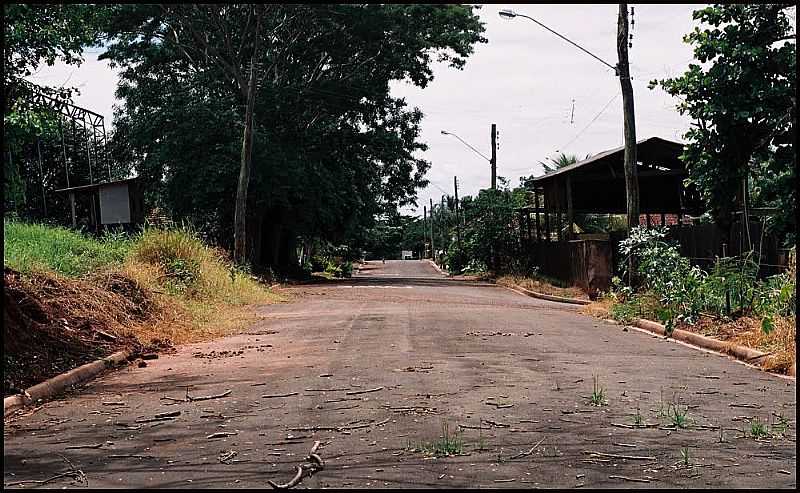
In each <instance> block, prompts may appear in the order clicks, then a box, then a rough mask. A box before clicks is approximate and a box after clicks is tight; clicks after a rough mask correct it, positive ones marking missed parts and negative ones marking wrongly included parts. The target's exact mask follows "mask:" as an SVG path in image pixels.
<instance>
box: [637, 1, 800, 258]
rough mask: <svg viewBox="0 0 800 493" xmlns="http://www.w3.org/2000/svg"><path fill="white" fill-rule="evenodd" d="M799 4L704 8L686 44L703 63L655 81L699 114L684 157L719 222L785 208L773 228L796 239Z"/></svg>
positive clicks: (684, 109)
mask: <svg viewBox="0 0 800 493" xmlns="http://www.w3.org/2000/svg"><path fill="white" fill-rule="evenodd" d="M793 8H794V5H793V4H723V5H713V6H709V7H704V8H702V9H699V10H697V11H695V12H694V14H693V17H694V19H695V20H697V21H699V22H701V23H703V24H705V26H703V27H695V29H694V31H692V32H691V33H689V34H687V35H686V36H685V38H684V40H685V41H686V42H687V43H689V44H691V45H692V46H693V48H694V58H695V59H696V63H692V64H690V65H689V69H688V70H687V71H686V73H684V74H683V75H681V76H679V77H675V78H671V79H666V80H662V81H652V82H651V88H652V87H654V86H655V85H657V84H659V85H661V86H662V87H663V88H664V89H665V90H666V91H667V92H668V93H669V94H671V95H673V96H678V97H680V99H681V102H680V104H679V105H678V110H679V111H680V112H681V113H682V114H687V115H689V116H690V117H691V118H692V119H693V120H694V125H693V127H692V128H691V129H690V130H689V131H688V132H687V134H686V136H685V137H686V139H687V141H688V143H687V146H686V150H685V152H684V155H683V159H684V160H685V161H686V164H687V166H688V169H689V174H690V179H691V181H692V182H693V183H694V184H695V185H696V186H697V188H698V190H699V191H700V192H701V194H702V195H703V197H704V199H705V201H706V203H707V205H708V207H709V209H710V210H711V213H712V215H713V217H714V219H715V221H716V222H717V223H718V224H720V225H721V226H723V228H727V227H728V226H730V224H731V223H732V221H733V212H734V210H737V209H741V207H742V204H743V202H744V201H743V200H742V190H743V182H744V181H747V183H748V184H749V188H750V190H749V193H750V194H751V196H750V198H749V201H750V203H749V204H747V205H748V206H751V207H752V206H772V207H776V208H777V210H778V215H777V217H776V218H775V219H774V220H773V223H772V226H773V228H774V229H776V230H777V231H778V232H779V233H781V234H782V235H784V236H785V238H786V243H787V244H793V243H794V238H795V232H796V220H795V216H796V196H795V190H796V175H795V169H796V163H797V157H796V153H795V149H794V141H793V139H794V132H795V128H796V122H797V101H796V89H797V88H796V81H797V44H796V40H795V29H794V25H793V24H794V23H793V22H792V18H791V17H790V15H791V13H790V9H793Z"/></svg>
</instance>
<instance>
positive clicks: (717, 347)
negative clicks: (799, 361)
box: [632, 318, 796, 377]
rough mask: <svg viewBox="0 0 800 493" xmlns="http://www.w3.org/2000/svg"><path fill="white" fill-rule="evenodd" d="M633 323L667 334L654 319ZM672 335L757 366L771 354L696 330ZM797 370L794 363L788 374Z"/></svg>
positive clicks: (639, 320)
mask: <svg viewBox="0 0 800 493" xmlns="http://www.w3.org/2000/svg"><path fill="white" fill-rule="evenodd" d="M632 325H633V326H634V327H638V328H640V329H643V330H646V331H648V332H652V333H654V334H657V335H660V336H666V335H667V330H666V327H664V326H663V325H661V324H660V323H657V322H653V321H652V320H645V319H642V318H636V319H634V320H633V322H632ZM671 337H672V338H673V339H675V340H678V341H681V342H685V343H687V344H691V345H693V346H697V347H699V348H703V349H708V350H710V351H714V352H717V353H720V354H725V355H730V356H733V357H734V358H736V359H738V360H742V361H744V362H746V363H749V364H752V365H756V366H760V365H761V363H762V362H763V359H764V358H765V357H767V356H769V353H764V352H761V351H757V350H755V349H752V348H749V347H745V346H739V345H738V344H731V343H727V342H723V341H720V340H718V339H713V338H711V337H707V336H704V335H701V334H695V333H694V332H689V331H686V330H682V329H674V330H673V331H672V336H671ZM795 371H796V370H795V365H792V367H791V368H790V369H789V371H788V375H789V376H791V377H794V376H795Z"/></svg>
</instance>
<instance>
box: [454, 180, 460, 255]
mask: <svg viewBox="0 0 800 493" xmlns="http://www.w3.org/2000/svg"><path fill="white" fill-rule="evenodd" d="M453 190H454V191H455V198H456V203H455V206H456V239H457V240H458V248H459V249H460V248H461V220H460V219H459V217H458V216H459V214H458V177H457V176H454V177H453Z"/></svg>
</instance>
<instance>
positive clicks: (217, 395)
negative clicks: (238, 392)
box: [186, 388, 231, 402]
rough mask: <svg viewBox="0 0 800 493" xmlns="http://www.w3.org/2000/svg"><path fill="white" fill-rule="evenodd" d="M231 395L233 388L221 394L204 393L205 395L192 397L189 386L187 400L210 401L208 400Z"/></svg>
mask: <svg viewBox="0 0 800 493" xmlns="http://www.w3.org/2000/svg"><path fill="white" fill-rule="evenodd" d="M229 395H231V390H226V391H225V392H223V393H221V394H215V395H203V396H200V397H192V396H191V395H189V389H188V388H187V389H186V400H187V401H189V402H196V401H208V400H211V399H221V398H223V397H228V396H229Z"/></svg>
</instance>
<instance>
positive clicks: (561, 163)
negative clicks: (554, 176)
mask: <svg viewBox="0 0 800 493" xmlns="http://www.w3.org/2000/svg"><path fill="white" fill-rule="evenodd" d="M590 157H592V155H591V154H587V155H586V157H585V158H583V159H584V160H586V159H589V158H590ZM547 159H549V160H550V163H547V162H546V161H539V165H540V166H541V167H542V169H543V170H544V172H545V174H548V173H552V172H554V171H556V170H559V169H561V168H563V167H565V166H569V165H571V164H575V163H577V162H578V161H580V159H578V156H576V155H575V154H566V153H564V152H562V153H561V154H559V155H558V157H557V158H556V159H553V158H551V157H548V158H547Z"/></svg>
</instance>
